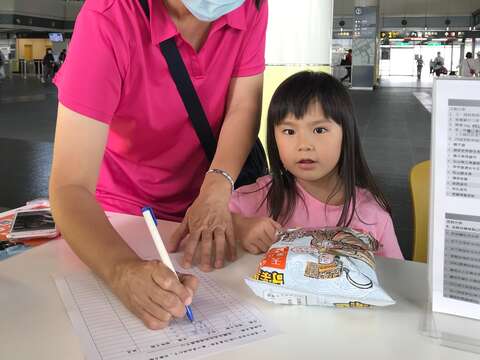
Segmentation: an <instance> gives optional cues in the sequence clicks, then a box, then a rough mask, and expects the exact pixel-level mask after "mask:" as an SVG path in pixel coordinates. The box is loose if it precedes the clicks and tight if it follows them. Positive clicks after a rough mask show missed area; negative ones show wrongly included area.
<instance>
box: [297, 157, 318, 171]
mask: <svg viewBox="0 0 480 360" xmlns="http://www.w3.org/2000/svg"><path fill="white" fill-rule="evenodd" d="M315 164H316V162H315V161H313V160H310V159H303V160H300V161H299V162H298V163H297V166H298V167H299V168H300V169H302V170H313V169H315V166H316V165H315Z"/></svg>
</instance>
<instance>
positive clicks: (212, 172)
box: [206, 168, 235, 192]
mask: <svg viewBox="0 0 480 360" xmlns="http://www.w3.org/2000/svg"><path fill="white" fill-rule="evenodd" d="M208 175H210V177H213V176H217V177H220V178H222V177H223V180H224V181H226V182H227V183H228V184H230V192H233V189H234V186H235V182H234V180H233V177H232V176H231V175H230V174H229V173H228V172H227V171H225V170H222V169H217V168H212V169H209V170H208V171H207V173H206V176H208Z"/></svg>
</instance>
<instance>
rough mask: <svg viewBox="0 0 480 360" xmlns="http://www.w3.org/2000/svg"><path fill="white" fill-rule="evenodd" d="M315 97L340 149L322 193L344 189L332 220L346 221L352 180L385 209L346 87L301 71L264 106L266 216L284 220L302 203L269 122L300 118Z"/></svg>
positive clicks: (352, 194) (350, 212) (352, 208)
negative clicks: (334, 173)
mask: <svg viewBox="0 0 480 360" xmlns="http://www.w3.org/2000/svg"><path fill="white" fill-rule="evenodd" d="M316 103H318V104H319V105H320V106H321V107H322V109H323V112H324V113H325V116H326V117H327V118H329V119H331V120H333V121H335V122H336V123H337V124H338V125H340V126H341V127H342V133H343V135H342V147H341V149H342V150H341V154H340V158H339V160H338V166H337V170H338V174H339V177H340V181H341V183H340V184H338V185H337V186H336V188H335V189H334V191H333V192H332V194H330V195H329V198H328V200H330V199H331V198H332V197H333V196H334V195H335V194H337V193H338V192H339V191H341V190H342V189H343V191H344V193H345V194H344V195H345V197H344V199H345V200H344V203H343V209H342V213H341V215H340V218H339V219H338V223H337V226H348V225H349V224H350V222H351V221H352V218H353V216H354V214H355V208H356V202H357V198H356V191H355V187H356V186H358V187H360V188H364V189H366V190H368V191H369V192H370V193H371V194H372V195H373V197H374V198H375V200H376V201H377V203H378V204H379V205H380V206H381V207H382V208H383V209H385V211H387V212H388V213H389V214H391V209H390V205H389V204H388V202H387V200H386V198H385V197H384V196H383V194H382V192H381V191H380V189H379V188H378V186H377V185H376V183H375V180H374V178H373V175H372V173H371V172H370V169H369V168H368V165H367V162H366V161H365V157H364V155H363V151H362V147H361V144H360V137H359V134H358V128H357V123H356V119H355V115H354V111H353V104H352V100H351V98H350V95H349V93H348V91H347V90H346V89H345V87H344V86H343V85H342V84H341V83H340V82H339V81H338V80H337V79H335V78H334V77H333V76H330V75H328V74H326V73H321V72H313V71H302V72H299V73H296V74H294V75H292V76H290V77H289V78H288V79H286V80H285V81H283V82H282V84H280V86H279V87H278V88H277V90H276V91H275V93H274V94H273V97H272V100H271V102H270V107H269V109H268V119H267V149H268V158H269V161H270V169H271V173H272V182H271V184H270V188H269V190H268V193H267V196H266V201H267V207H268V210H269V213H270V216H271V217H272V218H273V219H274V220H280V221H282V222H285V223H286V222H288V220H289V219H290V218H291V217H292V215H293V211H294V209H295V206H296V205H297V201H298V200H299V199H301V200H302V201H303V202H304V204H305V199H303V197H302V196H301V194H300V192H299V191H298V188H297V185H296V182H295V177H294V176H293V175H292V174H291V173H290V172H288V171H287V170H286V169H285V168H284V166H283V164H282V162H281V160H280V155H279V152H278V147H277V142H276V141H275V127H276V126H277V125H279V124H281V123H282V121H283V120H284V119H285V118H286V117H287V116H288V115H293V116H294V117H295V118H296V119H301V118H302V117H303V116H304V115H305V114H306V113H307V112H308V110H309V108H310V106H311V105H314V104H316ZM328 200H327V202H328ZM264 201H265V200H264Z"/></svg>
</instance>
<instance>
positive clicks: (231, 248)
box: [168, 174, 237, 271]
mask: <svg viewBox="0 0 480 360" xmlns="http://www.w3.org/2000/svg"><path fill="white" fill-rule="evenodd" d="M230 194H231V188H230V184H229V183H228V182H227V181H225V179H224V178H223V177H222V176H218V175H213V174H212V175H211V176H207V177H206V178H205V182H204V183H203V186H202V189H201V190H200V194H199V196H198V197H197V199H196V200H195V202H194V203H193V204H192V206H190V208H189V209H188V210H187V213H186V215H185V218H184V219H183V221H182V223H181V225H180V226H179V227H178V228H177V230H176V231H175V233H174V234H173V235H172V237H171V241H170V242H169V243H170V246H169V249H168V250H169V251H172V250H176V249H177V248H178V245H179V244H180V242H181V241H182V240H183V239H185V240H186V241H185V243H184V244H183V245H184V247H183V250H184V255H183V264H182V265H183V267H185V268H190V267H191V266H192V263H193V259H194V258H195V257H196V256H195V255H196V253H199V255H200V269H201V270H202V271H211V270H212V264H213V266H214V267H215V268H221V267H223V265H224V261H225V257H226V255H227V256H228V260H230V261H234V260H235V259H236V256H237V248H236V243H235V238H234V235H233V223H232V216H231V214H230V211H229V208H228V204H229V201H230Z"/></svg>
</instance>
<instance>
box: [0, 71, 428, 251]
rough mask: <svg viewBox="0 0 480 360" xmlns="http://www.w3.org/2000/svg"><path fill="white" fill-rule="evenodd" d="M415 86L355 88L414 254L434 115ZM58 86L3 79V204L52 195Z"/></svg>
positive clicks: (377, 164)
mask: <svg viewBox="0 0 480 360" xmlns="http://www.w3.org/2000/svg"><path fill="white" fill-rule="evenodd" d="M414 91H418V90H416V89H409V88H381V89H378V90H376V91H374V92H367V91H352V92H351V94H352V97H353V100H354V103H355V107H356V111H357V118H358V123H359V128H360V133H361V137H362V141H363V146H364V150H365V153H366V156H367V160H368V162H369V165H370V167H371V169H372V171H373V173H374V175H375V176H376V178H377V179H378V182H379V184H380V186H381V188H382V190H383V191H384V192H385V195H386V196H387V198H388V199H389V201H390V202H391V205H392V208H393V219H394V224H395V227H396V232H397V236H398V238H399V242H400V246H401V247H402V250H403V252H404V255H405V256H406V257H407V258H410V257H411V239H412V229H413V225H412V203H411V198H410V190H409V184H408V176H409V171H410V169H411V167H412V166H413V165H414V164H415V163H417V162H420V161H423V160H426V159H428V158H429V157H430V114H429V112H428V111H427V110H426V109H425V108H424V107H423V106H422V104H421V103H420V102H419V101H418V100H417V99H416V98H415V97H414V95H413V92H414ZM55 116H56V90H55V87H54V86H52V85H45V84H41V83H40V82H39V81H38V80H36V79H27V80H22V79H14V80H7V81H3V82H0V156H1V158H2V166H1V169H2V170H1V172H0V189H1V191H0V207H9V208H13V207H16V206H19V205H22V204H23V203H25V202H26V201H28V200H31V199H33V198H37V197H44V196H47V194H48V176H49V172H50V166H51V156H52V141H53V137H54V127H55Z"/></svg>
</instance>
